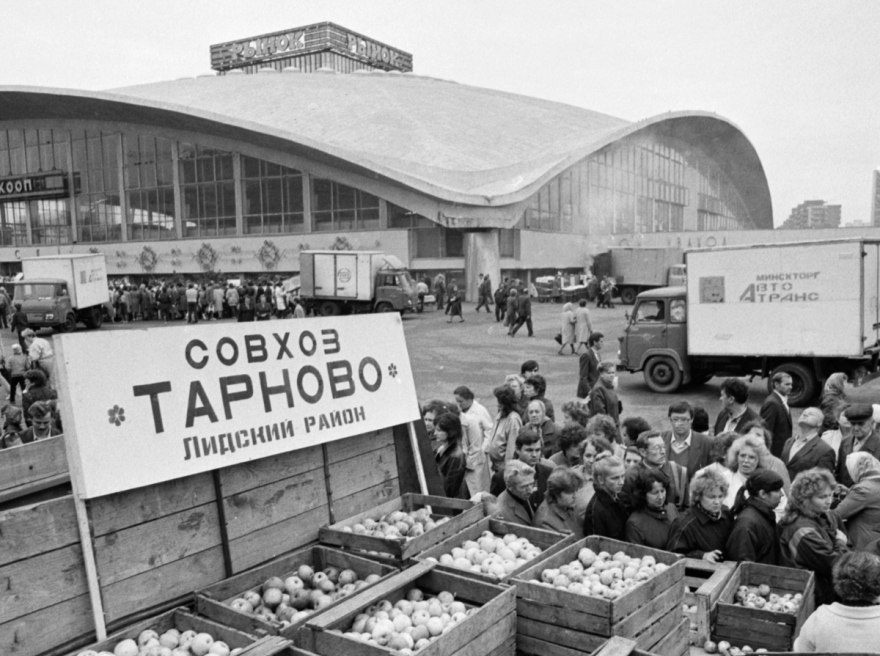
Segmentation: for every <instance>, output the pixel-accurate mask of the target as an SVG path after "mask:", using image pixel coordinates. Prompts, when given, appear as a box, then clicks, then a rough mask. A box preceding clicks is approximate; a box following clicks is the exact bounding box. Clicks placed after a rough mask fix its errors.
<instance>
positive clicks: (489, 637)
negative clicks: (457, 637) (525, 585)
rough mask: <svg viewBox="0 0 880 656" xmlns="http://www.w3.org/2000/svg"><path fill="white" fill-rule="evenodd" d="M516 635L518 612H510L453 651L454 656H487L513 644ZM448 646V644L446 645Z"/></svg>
mask: <svg viewBox="0 0 880 656" xmlns="http://www.w3.org/2000/svg"><path fill="white" fill-rule="evenodd" d="M515 635H516V613H508V614H507V615H505V616H504V617H502V618H501V619H500V620H498V621H496V622H495V623H494V624H492V625H491V626H489V628H488V629H485V630H484V631H483V632H482V633H480V634H478V635H477V636H476V638H475V639H473V640H470V641H468V642H467V643H465V644H464V646H462V647H460V648H459V649H457V650H456V651H454V652H453V653H452V656H485V655H486V654H494V653H497V652H498V649H499V648H500V647H504V646H505V645H512V644H513V642H512V640H511V638H512V637H513V636H515ZM444 647H447V645H444ZM511 653H512V652H511Z"/></svg>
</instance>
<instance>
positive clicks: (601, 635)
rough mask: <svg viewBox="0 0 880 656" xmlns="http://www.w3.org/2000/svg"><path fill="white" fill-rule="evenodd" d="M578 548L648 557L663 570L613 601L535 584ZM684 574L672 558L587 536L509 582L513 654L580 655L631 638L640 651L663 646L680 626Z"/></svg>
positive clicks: (574, 556)
mask: <svg viewBox="0 0 880 656" xmlns="http://www.w3.org/2000/svg"><path fill="white" fill-rule="evenodd" d="M583 547H589V548H590V549H592V550H593V551H595V552H597V553H598V552H600V551H608V552H609V553H615V552H617V551H624V552H625V553H627V554H628V555H631V556H636V557H643V556H647V555H651V556H653V557H654V558H655V559H656V560H657V562H659V563H664V564H666V565H668V566H669V569H667V570H666V571H665V572H663V573H662V574H658V575H657V576H655V577H653V578H652V579H650V580H648V581H646V582H645V583H643V584H642V585H640V586H638V587H637V588H634V589H632V590H630V591H628V592H627V593H626V594H624V595H622V596H621V597H619V598H617V599H614V600H607V599H598V598H596V597H590V596H587V595H581V594H574V593H572V592H568V591H567V590H559V589H556V588H553V587H550V586H547V585H543V584H541V583H538V582H537V581H536V579H539V578H540V575H541V572H543V571H544V570H545V569H547V568H556V567H559V566H561V565H565V564H567V563H569V562H571V561H573V560H575V559H577V555H578V552H579V551H580V550H581V549H582V548H583ZM684 569H685V566H684V561H683V560H682V559H681V558H680V557H679V556H677V555H676V554H672V553H669V552H666V551H659V550H657V549H650V548H648V547H642V546H638V545H633V544H628V543H626V542H620V541H618V540H612V539H609V538H603V537H598V536H590V537H587V538H584V539H583V540H579V541H578V542H575V543H573V544H570V545H568V546H567V547H564V548H563V549H561V550H559V551H557V552H556V553H555V554H553V555H551V556H548V557H547V558H544V559H543V560H541V561H540V562H538V563H536V564H534V565H532V566H531V567H530V568H528V569H526V570H525V571H523V572H522V573H520V574H519V576H517V577H515V578H514V579H513V580H512V583H513V584H514V585H515V586H516V595H517V616H518V617H517V640H518V649H519V650H520V651H521V652H523V653H525V654H534V655H535V656H544V655H545V654H547V655H550V656H573V655H574V654H580V655H581V656H583V654H589V653H591V651H593V650H595V649H597V648H599V647H600V646H602V645H603V644H604V643H605V642H606V641H607V640H608V638H610V637H612V636H622V637H625V638H632V639H634V640H635V642H636V646H637V647H638V648H639V649H643V650H650V649H651V648H653V647H654V646H655V645H657V644H660V643H664V644H665V642H664V641H665V639H666V638H667V637H668V636H669V634H670V633H674V632H676V631H680V630H681V628H680V627H681V626H683V625H684V622H683V620H682V616H681V600H682V596H683V594H684Z"/></svg>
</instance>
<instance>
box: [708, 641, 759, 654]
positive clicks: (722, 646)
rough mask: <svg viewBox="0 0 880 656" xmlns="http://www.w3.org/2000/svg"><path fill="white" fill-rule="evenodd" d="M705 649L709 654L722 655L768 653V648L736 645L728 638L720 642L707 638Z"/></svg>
mask: <svg viewBox="0 0 880 656" xmlns="http://www.w3.org/2000/svg"><path fill="white" fill-rule="evenodd" d="M703 651H705V652H706V653H707V654H721V656H746V654H766V653H767V650H766V649H764V648H763V647H761V648H760V649H752V648H751V647H749V646H748V645H743V646H742V647H734V646H733V645H731V644H730V643H729V642H727V641H726V640H722V641H720V642H718V643H715V642H713V641H712V640H707V641H706V642H705V644H703Z"/></svg>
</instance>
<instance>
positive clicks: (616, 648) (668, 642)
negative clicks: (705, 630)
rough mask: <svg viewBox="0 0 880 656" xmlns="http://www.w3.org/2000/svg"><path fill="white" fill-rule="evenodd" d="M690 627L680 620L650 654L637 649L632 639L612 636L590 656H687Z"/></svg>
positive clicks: (686, 622) (685, 621)
mask: <svg viewBox="0 0 880 656" xmlns="http://www.w3.org/2000/svg"><path fill="white" fill-rule="evenodd" d="M689 631H690V626H689V623H688V621H687V620H682V622H681V623H680V624H679V626H678V627H677V628H676V629H675V630H674V631H673V632H672V633H670V634H669V635H668V636H667V637H666V638H664V639H663V640H661V641H660V642H658V643H657V644H656V645H655V646H654V647H653V648H652V650H651V651H650V652H647V651H644V650H642V649H638V648H637V647H636V641H635V640H633V639H632V638H624V637H621V636H613V637H611V638H609V639H608V641H607V642H605V644H603V645H602V646H601V647H599V648H598V649H597V650H596V651H594V652H593V653H592V654H591V656H688V654H689V652H690V647H689V645H688V632H689Z"/></svg>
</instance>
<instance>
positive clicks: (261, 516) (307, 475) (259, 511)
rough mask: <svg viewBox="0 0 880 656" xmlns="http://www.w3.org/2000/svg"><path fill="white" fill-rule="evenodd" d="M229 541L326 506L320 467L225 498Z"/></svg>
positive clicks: (325, 491) (325, 494) (325, 493)
mask: <svg viewBox="0 0 880 656" xmlns="http://www.w3.org/2000/svg"><path fill="white" fill-rule="evenodd" d="M223 504H224V508H225V509H226V530H227V533H228V535H229V539H230V541H232V540H235V539H236V538H239V537H242V536H244V535H248V534H250V533H253V532H254V531H255V530H258V529H260V528H264V527H269V526H273V525H276V524H278V523H279V522H281V521H284V520H286V519H289V518H291V517H295V516H297V515H301V514H302V513H304V512H306V511H308V510H312V509H314V508H318V507H319V506H326V505H327V490H326V488H325V486H324V477H323V474H322V472H321V470H320V469H313V470H310V471H307V472H303V473H300V474H297V475H296V476H291V477H288V478H283V479H281V480H277V481H274V482H272V483H270V484H268V485H262V486H260V487H255V488H252V489H250V490H247V491H245V492H239V493H237V494H233V495H231V496H228V497H226V498H224V499H223Z"/></svg>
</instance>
